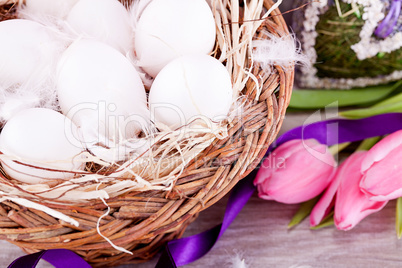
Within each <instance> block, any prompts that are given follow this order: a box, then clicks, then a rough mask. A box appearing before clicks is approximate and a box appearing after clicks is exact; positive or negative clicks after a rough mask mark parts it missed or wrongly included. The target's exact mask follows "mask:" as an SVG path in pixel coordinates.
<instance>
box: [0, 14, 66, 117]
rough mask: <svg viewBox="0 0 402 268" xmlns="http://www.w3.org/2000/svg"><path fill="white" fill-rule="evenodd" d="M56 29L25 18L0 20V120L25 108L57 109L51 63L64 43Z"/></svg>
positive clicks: (53, 64) (54, 62)
mask: <svg viewBox="0 0 402 268" xmlns="http://www.w3.org/2000/svg"><path fill="white" fill-rule="evenodd" d="M57 33H58V30H57V29H55V28H52V27H50V26H44V25H42V24H40V23H37V22H33V21H28V20H12V21H5V22H1V23H0V36H1V40H2V42H1V44H0V57H1V58H2V62H1V64H0V107H1V108H0V121H2V122H4V121H7V120H8V119H9V118H10V117H12V116H13V115H14V114H16V113H18V112H19V111H21V110H23V109H27V108H33V107H43V108H50V109H57V101H56V100H57V98H56V91H55V79H54V75H55V73H54V72H55V64H56V62H57V60H58V58H59V55H60V53H61V51H63V50H64V49H65V48H66V46H67V44H66V42H67V41H66V40H63V39H62V38H60V36H58V34H57Z"/></svg>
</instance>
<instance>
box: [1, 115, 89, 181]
mask: <svg viewBox="0 0 402 268" xmlns="http://www.w3.org/2000/svg"><path fill="white" fill-rule="evenodd" d="M76 135H77V127H76V126H75V125H74V124H73V123H72V122H71V120H69V119H68V118H66V117H65V116H64V115H62V114H60V113H58V112H56V111H54V110H50V109H44V108H32V109H27V110H24V111H22V112H20V113H18V114H17V115H15V116H14V117H13V118H11V119H10V120H9V121H8V122H7V123H6V124H5V126H4V128H3V130H2V132H1V134H0V151H1V152H2V153H3V154H4V155H5V156H7V157H11V158H15V159H16V160H18V161H19V162H20V163H24V164H28V165H32V166H37V167H41V168H42V169H41V168H33V167H29V166H27V165H23V164H19V163H16V162H14V161H13V160H10V159H11V158H10V159H4V158H3V159H4V160H3V162H2V165H3V169H4V170H5V172H6V173H7V174H8V175H9V176H10V177H12V178H14V179H16V180H20V181H22V182H26V183H41V182H44V181H48V180H49V179H68V178H72V177H73V176H74V173H70V172H71V171H76V170H82V169H83V168H84V166H85V165H84V163H83V162H82V161H81V160H82V158H81V157H80V156H79V154H80V153H81V152H82V151H83V150H84V149H83V147H82V146H81V144H80V143H79V142H77V137H76ZM43 168H44V169H53V170H62V171H65V172H58V171H50V170H44V169H43Z"/></svg>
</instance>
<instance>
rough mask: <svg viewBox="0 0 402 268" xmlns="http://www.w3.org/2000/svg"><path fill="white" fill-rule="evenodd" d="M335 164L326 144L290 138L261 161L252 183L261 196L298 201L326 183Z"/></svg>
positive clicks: (306, 198) (287, 201)
mask: <svg viewBox="0 0 402 268" xmlns="http://www.w3.org/2000/svg"><path fill="white" fill-rule="evenodd" d="M278 163H280V164H278ZM335 166H336V162H335V159H334V157H333V156H332V155H331V153H330V152H329V150H328V147H327V146H326V145H323V144H320V143H318V142H317V141H316V140H313V139H309V140H292V141H289V142H286V143H284V144H282V145H280V146H279V147H278V148H276V149H275V150H274V151H273V152H272V153H271V154H270V155H269V156H268V157H267V158H266V159H265V160H264V162H263V165H262V166H261V167H260V170H259V171H258V173H257V176H256V178H255V180H254V185H257V188H258V192H259V196H260V197H261V198H264V199H268V200H276V201H278V202H282V203H287V204H295V203H301V202H305V201H307V200H309V199H312V198H314V197H315V196H317V195H319V194H320V193H321V192H322V191H323V190H324V189H325V188H326V187H327V186H328V184H329V183H330V181H331V174H332V172H333V170H334V167H335Z"/></svg>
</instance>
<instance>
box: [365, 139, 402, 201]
mask: <svg viewBox="0 0 402 268" xmlns="http://www.w3.org/2000/svg"><path fill="white" fill-rule="evenodd" d="M401 139H402V137H401ZM401 159H402V146H400V147H397V148H395V149H394V150H392V151H390V152H389V153H388V154H387V155H386V156H385V157H384V158H383V159H382V160H381V161H379V162H375V163H374V164H372V165H371V167H370V168H369V169H368V170H366V171H365V172H364V174H363V178H362V180H361V182H360V188H361V190H362V191H363V192H364V193H365V194H366V195H367V196H369V197H370V199H371V200H374V201H385V200H391V199H395V198H398V197H401V196H402V160H401Z"/></svg>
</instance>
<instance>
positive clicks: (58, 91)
mask: <svg viewBox="0 0 402 268" xmlns="http://www.w3.org/2000/svg"><path fill="white" fill-rule="evenodd" d="M60 3H61V2H60V1H54V0H26V4H25V6H24V7H22V9H21V14H22V15H23V16H24V19H15V20H8V21H3V22H0V38H1V40H2V42H1V44H0V58H1V59H2V60H1V63H0V91H1V96H9V95H12V96H13V98H14V99H15V102H11V101H10V99H11V98H8V99H7V102H5V103H4V107H12V108H10V109H8V110H7V113H6V115H4V114H3V115H2V118H5V119H6V122H5V125H4V127H3V129H2V131H1V134H0V151H1V152H2V153H3V157H2V166H3V169H4V170H5V171H6V173H7V174H8V175H10V176H11V177H13V178H15V179H18V180H20V181H23V182H26V183H39V182H43V181H44V180H46V179H47V180H48V179H68V178H71V177H72V176H74V174H75V173H74V171H79V170H82V169H83V168H84V167H85V163H84V160H83V159H82V157H80V156H79V155H80V153H81V152H83V151H89V152H91V153H92V154H94V155H96V156H98V157H100V158H101V159H103V160H106V161H108V160H110V161H120V160H124V158H125V157H127V153H131V151H130V150H129V151H128V152H127V150H126V149H124V150H123V151H124V152H123V153H122V154H121V153H117V155H116V154H115V153H114V152H115V151H113V150H112V149H115V148H120V147H121V146H123V147H124V146H126V145H127V143H130V141H133V140H134V141H135V140H137V139H139V136H138V135H139V133H140V132H141V131H143V130H144V129H147V128H149V126H150V125H151V124H152V123H156V125H157V126H158V124H160V125H161V126H167V127H169V128H170V129H175V128H178V127H181V126H182V125H183V124H186V123H188V122H189V120H193V119H194V118H200V117H201V118H202V117H203V118H207V119H208V120H214V121H218V120H221V119H222V118H224V117H225V116H227V114H228V112H229V109H230V106H231V103H232V85H231V78H230V76H229V74H228V72H227V70H226V68H225V67H224V65H223V64H221V63H220V62H219V61H218V60H216V59H215V58H213V57H211V56H209V54H210V53H211V51H212V50H213V48H214V44H215V38H216V37H215V36H216V29H215V27H216V26H215V21H214V17H213V14H212V11H211V9H210V7H209V5H208V3H207V2H206V1H205V0H139V1H134V4H133V5H134V6H132V7H131V10H135V9H136V6H135V5H142V6H144V8H143V9H142V10H140V14H139V15H138V10H136V12H129V10H128V9H127V8H125V7H124V6H123V5H122V4H121V3H120V2H119V1H118V0H69V1H62V4H60ZM144 3H145V4H146V5H145V4H144ZM134 13H135V15H136V16H138V17H136V18H134V17H135V16H134ZM30 17H35V18H36V21H34V20H29V19H26V18H30ZM38 18H43V20H40V19H38ZM46 20H47V21H57V22H58V23H57V25H58V27H49V26H48V25H45V24H44V23H43V21H46ZM61 22H62V23H61ZM133 22H135V23H133ZM60 25H62V26H63V27H60ZM63 31H65V32H63ZM66 36H67V37H68V38H66ZM59 40H63V41H62V42H59ZM66 40H67V41H66ZM60 44H62V46H61V48H60ZM130 55H131V56H132V55H135V58H136V61H135V64H134V63H133V61H132V60H130V57H129V56H130ZM44 70H45V71H44ZM138 70H142V71H144V72H145V73H146V74H147V76H149V77H152V78H154V80H153V83H152V85H151V87H150V89H149V96H147V92H146V89H145V87H144V85H143V81H142V79H141V76H140V75H139V73H138ZM43 81H47V82H43ZM48 81H52V83H50V85H51V87H53V88H54V92H55V95H56V98H57V105H58V107H59V109H60V111H57V109H49V108H43V107H41V103H43V101H44V99H43V94H42V93H41V94H42V95H38V94H37V93H38V92H41V90H42V87H45V84H46V83H47V84H46V86H47V87H49V82H48ZM34 85H35V86H34ZM38 85H39V86H38ZM21 87H25V88H24V90H22V88H21ZM19 90H21V91H19ZM35 94H36V95H35ZM31 95H32V96H31ZM37 96H42V99H38V97H37ZM27 99H28V100H29V101H26V100H27ZM49 99H51V97H49ZM20 103H23V105H20ZM7 105H8V106H7ZM38 107H40V108H38ZM0 112H1V108H0ZM123 144H124V145H123ZM112 151H113V152H112ZM108 158H109V159H108ZM15 160H17V161H18V162H16V161H15ZM32 166H36V167H40V168H33V167H32ZM61 171H63V172H61Z"/></svg>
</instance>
